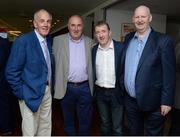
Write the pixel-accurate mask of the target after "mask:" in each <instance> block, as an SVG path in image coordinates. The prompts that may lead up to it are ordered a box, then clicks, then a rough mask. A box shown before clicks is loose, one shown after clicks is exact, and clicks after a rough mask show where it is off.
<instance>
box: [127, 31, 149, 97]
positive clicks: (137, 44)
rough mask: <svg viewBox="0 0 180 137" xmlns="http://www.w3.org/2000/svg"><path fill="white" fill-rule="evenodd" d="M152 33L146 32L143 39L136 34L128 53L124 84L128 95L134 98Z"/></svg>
mask: <svg viewBox="0 0 180 137" xmlns="http://www.w3.org/2000/svg"><path fill="white" fill-rule="evenodd" d="M150 31H151V29H149V30H148V31H147V32H146V34H145V36H144V38H143V39H140V38H139V36H138V33H137V32H136V33H135V35H134V37H133V38H132V40H131V41H130V43H129V46H128V49H127V52H126V59H125V77H124V84H125V88H126V91H127V92H128V94H129V95H130V96H131V97H134V98H136V89H135V82H136V81H135V79H136V72H137V67H138V64H139V60H140V58H141V55H142V52H143V49H144V47H145V44H146V42H147V39H148V37H149V34H150Z"/></svg>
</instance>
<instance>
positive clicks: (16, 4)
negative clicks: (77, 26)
mask: <svg viewBox="0 0 180 137" xmlns="http://www.w3.org/2000/svg"><path fill="white" fill-rule="evenodd" d="M105 1H107V0H1V3H0V5H1V6H0V7H1V8H0V27H2V26H5V27H8V28H10V29H12V30H20V31H22V32H27V31H29V30H31V29H32V22H31V20H32V19H33V14H34V12H35V11H37V10H38V9H41V8H44V9H46V10H48V11H49V12H50V13H51V14H52V16H53V24H54V23H55V22H56V24H58V25H64V22H66V21H67V18H68V17H69V16H70V15H73V14H80V15H81V14H84V13H86V12H88V11H89V10H91V9H93V8H95V7H97V6H98V5H100V4H102V3H103V2H105ZM29 20H30V21H29ZM57 20H59V21H58V22H57ZM55 26H57V25H55V24H54V28H55ZM52 29H53V28H52Z"/></svg>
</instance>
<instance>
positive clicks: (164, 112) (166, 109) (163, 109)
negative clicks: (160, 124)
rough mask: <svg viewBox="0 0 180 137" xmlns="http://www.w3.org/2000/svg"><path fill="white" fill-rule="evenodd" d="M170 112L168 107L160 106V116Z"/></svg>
mask: <svg viewBox="0 0 180 137" xmlns="http://www.w3.org/2000/svg"><path fill="white" fill-rule="evenodd" d="M170 110H171V107H170V106H166V105H161V115H163V116H165V115H166V114H167V113H168V112H169V111H170Z"/></svg>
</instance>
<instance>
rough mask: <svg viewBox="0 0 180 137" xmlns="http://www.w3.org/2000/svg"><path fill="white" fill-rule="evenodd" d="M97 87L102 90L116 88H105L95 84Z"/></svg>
mask: <svg viewBox="0 0 180 137" xmlns="http://www.w3.org/2000/svg"><path fill="white" fill-rule="evenodd" d="M95 86H96V88H97V89H100V90H113V89H115V88H105V87H100V86H98V85H95Z"/></svg>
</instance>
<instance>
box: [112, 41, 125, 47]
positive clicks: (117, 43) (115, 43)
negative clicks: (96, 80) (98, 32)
mask: <svg viewBox="0 0 180 137" xmlns="http://www.w3.org/2000/svg"><path fill="white" fill-rule="evenodd" d="M113 43H114V46H120V47H121V46H123V44H122V43H121V42H120V41H116V40H113Z"/></svg>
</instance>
